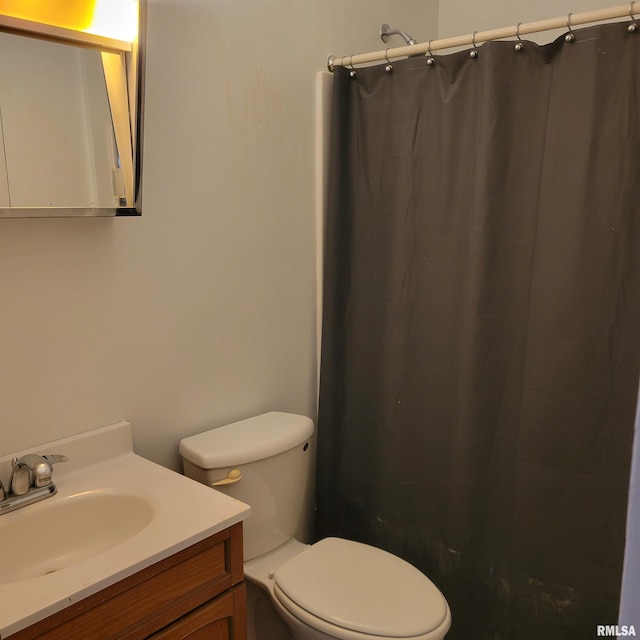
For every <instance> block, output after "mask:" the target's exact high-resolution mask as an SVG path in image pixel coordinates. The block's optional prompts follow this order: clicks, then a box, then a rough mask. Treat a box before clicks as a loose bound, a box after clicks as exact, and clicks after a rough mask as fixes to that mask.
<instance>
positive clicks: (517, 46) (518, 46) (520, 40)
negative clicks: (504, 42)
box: [513, 22, 524, 51]
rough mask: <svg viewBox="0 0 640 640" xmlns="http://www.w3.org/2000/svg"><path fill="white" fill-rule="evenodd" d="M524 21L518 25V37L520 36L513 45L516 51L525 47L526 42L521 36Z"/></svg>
mask: <svg viewBox="0 0 640 640" xmlns="http://www.w3.org/2000/svg"><path fill="white" fill-rule="evenodd" d="M521 24H522V22H518V24H517V25H516V38H518V42H516V44H515V46H514V47H513V48H514V49H515V50H516V51H522V50H523V49H524V43H523V42H522V38H521V37H520V25H521Z"/></svg>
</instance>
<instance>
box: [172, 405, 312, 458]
mask: <svg viewBox="0 0 640 640" xmlns="http://www.w3.org/2000/svg"><path fill="white" fill-rule="evenodd" d="M313 429H314V426H313V421H312V420H311V419H310V418H307V417H306V416H301V415H297V414H294V413H282V412H280V411H271V412H270V413H263V414H261V415H259V416H254V417H253V418H247V419H246V420H240V421H239V422H233V423H232V424H227V425H224V426H222V427H218V428H216V429H210V430H209V431H205V432H204V433H199V434H197V435H195V436H191V437H189V438H184V439H183V440H181V441H180V455H181V456H182V457H183V458H185V459H186V460H188V461H189V462H191V463H192V464H195V465H196V466H198V467H200V468H202V469H222V468H225V467H234V466H237V465H241V464H248V463H249V462H255V461H256V460H263V459H265V458H270V457H271V456H275V455H277V454H278V453H282V452H283V451H288V450H289V449H292V448H293V447H295V446H297V445H299V444H302V443H303V442H304V441H305V440H307V439H308V438H310V437H311V435H312V434H313Z"/></svg>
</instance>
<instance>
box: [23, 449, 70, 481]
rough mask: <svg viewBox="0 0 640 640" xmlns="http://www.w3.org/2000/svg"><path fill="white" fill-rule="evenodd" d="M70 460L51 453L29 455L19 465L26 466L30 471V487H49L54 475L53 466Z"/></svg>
mask: <svg viewBox="0 0 640 640" xmlns="http://www.w3.org/2000/svg"><path fill="white" fill-rule="evenodd" d="M68 459H69V458H67V456H63V455H60V454H57V453H51V454H47V455H44V456H39V455H36V454H35V453H28V454H27V455H26V456H22V458H20V460H19V461H18V464H24V465H26V466H27V467H28V468H29V470H30V473H29V485H30V486H34V487H48V486H49V485H50V484H51V474H52V473H53V465H54V464H55V463H56V462H66V461H67V460H68Z"/></svg>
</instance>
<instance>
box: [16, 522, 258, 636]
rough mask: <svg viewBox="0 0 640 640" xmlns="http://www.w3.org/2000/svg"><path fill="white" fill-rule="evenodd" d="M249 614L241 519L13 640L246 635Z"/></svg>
mask: <svg viewBox="0 0 640 640" xmlns="http://www.w3.org/2000/svg"><path fill="white" fill-rule="evenodd" d="M215 616H218V617H217V618H216V617H215ZM245 618H246V596H245V588H244V582H243V571H242V523H238V524H236V525H233V526H232V527H230V528H229V529H225V530H224V531H221V532H220V533H217V534H215V535H213V536H211V537H210V538H207V539H206V540H203V541H202V542H199V543H197V544H195V545H193V546H191V547H189V548H187V549H185V550H184V551H180V552H178V553H176V554H175V555H173V556H170V557H169V558H167V559H165V560H161V561H160V562H157V563H156V564H154V565H151V566H150V567H148V568H146V569H143V570H142V571H140V572H139V573H136V574H134V575H132V576H130V577H129V578H126V579H124V580H122V581H120V582H118V583H116V584H114V585H112V586H111V587H107V588H106V589H104V590H102V591H100V592H98V593H96V594H95V595H93V596H89V597H88V598H85V599H84V600H81V601H80V602H77V603H76V604H73V605H71V606H69V607H67V608H66V609H63V610H62V611H60V612H59V613H56V614H54V615H52V616H50V617H48V618H46V619H44V620H42V621H40V622H38V623H36V624H34V625H32V626H30V627H27V628H26V629H23V630H22V631H19V632H18V633H15V634H13V635H11V636H9V638H8V639H7V640H86V639H87V638H91V640H147V639H150V638H153V639H154V640H155V639H156V638H158V639H159V638H162V639H163V640H164V639H165V638H166V639H167V640H168V639H169V638H172V639H173V638H189V640H198V639H199V638H207V640H217V639H218V638H224V640H246V620H245ZM203 621H204V622H203ZM189 625H195V626H193V633H192V634H191V635H189V634H187V635H180V633H182V632H181V631H180V629H181V628H184V629H190V628H191V627H190V626H189ZM174 628H175V630H173V631H172V629H174ZM204 629H206V631H204ZM165 633H167V634H169V635H164V634H165ZM172 633H175V634H177V635H171V634H172ZM202 634H204V635H202ZM225 634H226V635H225Z"/></svg>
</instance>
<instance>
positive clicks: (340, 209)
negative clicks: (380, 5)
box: [317, 24, 640, 640]
mask: <svg viewBox="0 0 640 640" xmlns="http://www.w3.org/2000/svg"><path fill="white" fill-rule="evenodd" d="M575 34H576V39H575V42H573V43H571V44H567V43H565V42H564V40H563V39H558V41H556V42H553V43H550V44H548V45H546V46H538V45H535V44H533V43H526V44H525V47H524V50H523V51H521V52H516V51H515V50H514V47H513V43H507V42H495V43H488V44H485V45H483V46H481V47H479V56H478V57H477V59H475V60H474V59H472V58H470V57H469V55H468V52H464V51H463V52H459V53H455V54H451V55H444V56H436V62H435V64H434V65H433V66H428V65H427V59H426V58H425V57H415V58H409V59H406V60H403V61H400V62H395V63H394V64H393V71H392V72H391V73H388V72H386V71H385V69H384V67H385V65H381V66H375V67H369V68H362V69H357V70H356V76H355V78H351V77H350V74H349V70H348V69H344V68H337V69H336V72H335V79H334V88H333V107H332V130H331V151H330V178H329V206H328V214H327V216H328V218H327V223H326V224H327V230H326V254H325V274H324V279H325V280H324V282H325V284H324V287H325V298H324V311H323V345H322V364H321V385H320V410H319V419H318V475H317V504H318V513H317V536H318V537H323V536H326V535H340V536H345V537H350V538H353V539H357V540H361V541H364V542H367V543H371V544H375V545H378V546H381V547H383V548H385V549H388V550H390V551H392V552H394V553H396V554H398V555H400V556H401V557H403V558H405V559H407V560H409V561H410V562H412V563H413V564H415V565H416V566H417V567H419V568H420V569H421V570H422V571H424V572H425V573H426V574H427V575H429V577H430V578H431V579H432V580H433V581H434V582H435V583H436V584H437V585H438V587H439V588H440V589H441V591H442V592H443V593H444V594H445V596H446V598H447V600H448V601H449V604H450V606H451V609H452V617H453V626H452V629H451V632H450V635H449V636H448V638H451V639H459V640H482V639H486V640H574V639H575V640H585V639H587V638H594V637H595V636H596V625H597V624H601V625H602V624H615V623H616V620H617V608H618V599H619V590H620V581H621V565H622V558H623V551H624V531H625V517H626V505H627V491H628V479H629V465H630V455H631V445H632V437H633V420H634V411H635V405H636V396H637V390H638V373H639V363H640V235H639V234H640V217H639V208H640V33H637V34H634V33H629V32H628V31H627V29H626V25H625V24H612V25H606V26H596V27H591V28H588V29H583V30H580V31H575ZM389 596H390V598H392V597H393V592H392V590H390V594H389ZM639 622H640V620H639Z"/></svg>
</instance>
